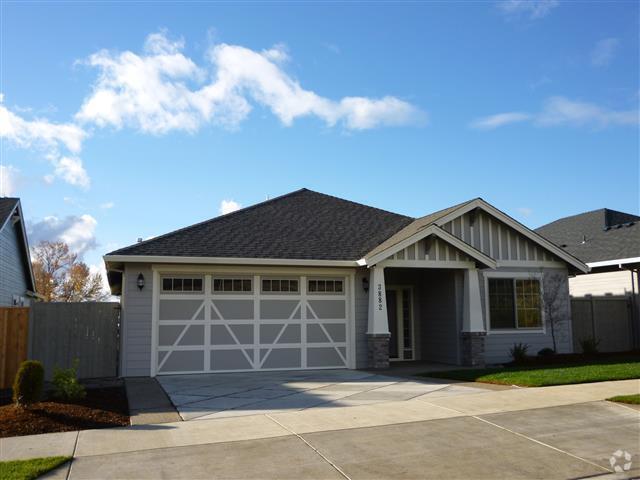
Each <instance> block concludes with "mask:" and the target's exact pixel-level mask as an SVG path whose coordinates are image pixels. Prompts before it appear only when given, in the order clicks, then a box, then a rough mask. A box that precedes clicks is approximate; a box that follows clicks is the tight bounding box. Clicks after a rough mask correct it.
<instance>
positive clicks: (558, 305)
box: [542, 272, 568, 352]
mask: <svg viewBox="0 0 640 480" xmlns="http://www.w3.org/2000/svg"><path fill="white" fill-rule="evenodd" d="M566 296H567V290H566V277H565V276H564V275H562V274H561V273H559V272H551V273H547V274H546V275H545V276H544V280H543V286H542V305H543V310H544V316H545V319H546V322H547V323H548V324H549V327H550V328H551V339H552V340H553V351H554V352H557V351H558V345H557V338H556V337H557V335H558V331H559V329H560V328H561V324H562V323H563V322H566V321H567V310H566V302H567V300H568V299H567V298H566Z"/></svg>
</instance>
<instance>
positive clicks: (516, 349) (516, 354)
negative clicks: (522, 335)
mask: <svg viewBox="0 0 640 480" xmlns="http://www.w3.org/2000/svg"><path fill="white" fill-rule="evenodd" d="M528 350H529V345H527V344H526V343H514V344H513V347H511V350H510V351H509V353H510V354H511V358H513V361H514V362H515V363H523V362H525V361H526V360H527V351H528Z"/></svg>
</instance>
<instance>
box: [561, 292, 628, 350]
mask: <svg viewBox="0 0 640 480" xmlns="http://www.w3.org/2000/svg"><path fill="white" fill-rule="evenodd" d="M632 305H633V302H632V299H631V297H629V296H609V295H605V296H597V297H593V296H586V297H578V298H572V299H571V320H572V325H573V349H574V351H575V352H582V347H581V346H580V341H581V340H585V339H590V338H595V339H596V340H598V341H599V342H600V343H599V344H598V350H599V351H601V352H624V351H627V350H631V349H632V348H633V343H634V342H633V335H634V332H633V313H632Z"/></svg>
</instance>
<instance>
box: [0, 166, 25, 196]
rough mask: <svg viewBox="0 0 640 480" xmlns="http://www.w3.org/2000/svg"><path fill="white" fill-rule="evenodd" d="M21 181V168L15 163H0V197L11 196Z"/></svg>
mask: <svg viewBox="0 0 640 480" xmlns="http://www.w3.org/2000/svg"><path fill="white" fill-rule="evenodd" d="M19 182H20V170H18V169H17V168H16V167H14V166H13V165H0V197H11V196H13V195H14V194H15V193H16V190H17V188H18V183H19Z"/></svg>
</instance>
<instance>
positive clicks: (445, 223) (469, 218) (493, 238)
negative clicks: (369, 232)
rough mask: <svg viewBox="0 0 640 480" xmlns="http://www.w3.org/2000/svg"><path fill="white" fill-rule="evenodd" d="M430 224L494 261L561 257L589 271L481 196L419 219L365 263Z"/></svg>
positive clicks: (416, 236)
mask: <svg viewBox="0 0 640 480" xmlns="http://www.w3.org/2000/svg"><path fill="white" fill-rule="evenodd" d="M429 226H437V227H442V229H443V230H444V231H446V232H447V233H449V234H451V235H452V236H453V237H455V238H458V239H460V240H462V241H463V242H465V243H466V244H468V245H469V246H471V247H472V248H473V249H475V250H476V251H479V252H480V253H481V254H483V255H486V256H488V257H489V258H491V259H492V260H494V261H496V260H497V261H501V262H503V263H504V262H512V261H520V262H523V261H526V262H529V261H536V262H545V261H557V260H561V261H563V262H566V263H568V264H569V265H571V266H572V267H573V268H574V269H576V270H578V271H582V272H587V271H588V267H587V266H586V265H584V264H583V263H582V262H581V261H580V260H578V259H577V258H575V257H573V256H572V255H570V254H568V253H567V252H565V251H564V250H562V249H561V248H559V247H558V246H556V245H554V244H553V243H551V242H549V241H548V240H546V239H545V238H543V237H542V236H540V235H539V234H537V233H535V232H534V231H532V230H530V229H529V228H527V227H525V226H524V225H522V224H521V223H519V222H517V221H516V220H514V219H513V218H511V217H509V216H508V215H507V214H505V213H503V212H502V211H500V210H498V209H497V208H495V207H494V206H492V205H491V204H489V203H487V202H486V201H484V200H483V199H481V198H476V199H473V200H469V201H468V202H464V203H461V204H459V205H457V206H455V207H451V208H449V209H446V210H442V211H440V212H436V213H435V214H432V215H427V216H426V217H422V218H419V219H416V220H415V221H414V222H412V223H411V224H409V225H407V226H406V227H405V228H403V229H402V230H400V231H399V232H397V233H396V234H395V235H393V236H392V237H390V238H389V239H387V240H386V241H385V242H383V243H382V244H381V245H379V246H377V247H376V248H374V249H373V250H372V251H370V252H369V253H367V255H366V256H365V257H364V259H363V261H362V263H363V264H370V263H371V262H372V261H373V260H378V259H380V256H381V255H382V252H384V253H385V254H386V255H391V254H393V253H395V252H396V251H398V250H400V249H401V248H404V246H406V244H407V242H408V243H412V242H414V241H417V240H419V239H420V238H424V237H425V236H426V229H428V228H429ZM471 256H473V255H471Z"/></svg>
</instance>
